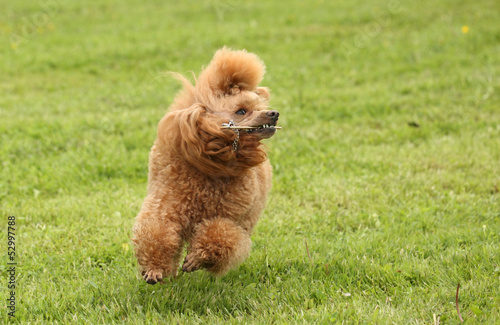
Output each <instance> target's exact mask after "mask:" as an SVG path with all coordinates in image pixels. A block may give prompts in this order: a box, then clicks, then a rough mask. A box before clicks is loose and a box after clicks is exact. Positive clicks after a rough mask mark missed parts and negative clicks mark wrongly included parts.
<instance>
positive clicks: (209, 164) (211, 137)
mask: <svg viewBox="0 0 500 325" xmlns="http://www.w3.org/2000/svg"><path fill="white" fill-rule="evenodd" d="M219 122H220V123H219ZM221 126H222V121H219V120H218V118H216V116H214V115H213V114H212V113H210V112H208V111H207V110H206V108H205V107H204V106H202V105H201V104H194V105H192V106H191V107H188V108H183V109H178V110H174V111H171V112H170V113H168V114H167V115H165V116H164V117H163V119H162V120H161V121H160V123H159V124H158V141H159V144H160V145H161V146H162V147H163V148H166V149H167V150H169V151H172V152H174V153H175V154H178V155H181V156H182V157H183V158H184V159H185V160H187V161H188V162H189V163H190V164H191V165H193V166H194V167H196V168H197V169H198V170H200V171H202V172H204V173H206V174H208V175H218V173H220V172H222V171H223V169H224V167H225V166H228V164H227V163H229V162H230V161H233V160H235V158H236V153H235V152H234V151H233V150H232V143H233V142H234V140H235V138H236V134H235V133H234V132H232V131H230V130H224V129H221ZM226 172H227V171H226Z"/></svg>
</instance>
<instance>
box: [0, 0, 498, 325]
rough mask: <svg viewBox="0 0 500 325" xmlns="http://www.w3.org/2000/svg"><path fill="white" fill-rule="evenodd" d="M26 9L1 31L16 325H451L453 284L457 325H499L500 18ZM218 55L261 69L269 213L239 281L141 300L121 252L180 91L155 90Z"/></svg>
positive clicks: (155, 291) (252, 9)
mask: <svg viewBox="0 0 500 325" xmlns="http://www.w3.org/2000/svg"><path fill="white" fill-rule="evenodd" d="M43 3H45V2H37V1H26V0H23V1H9V2H8V3H7V2H6V1H4V3H2V13H1V16H0V32H1V34H2V38H1V42H0V62H1V67H2V68H1V74H0V94H1V95H0V137H1V138H0V157H1V163H2V165H1V169H0V215H1V218H2V220H3V225H2V230H1V232H0V233H1V235H0V243H2V245H3V247H4V248H3V249H4V252H5V253H4V258H2V262H1V263H0V274H1V279H0V280H1V283H0V292H1V296H0V298H1V299H2V301H4V304H5V299H7V298H8V290H7V277H8V272H7V255H6V254H7V244H6V241H7V236H6V235H7V216H8V215H15V216H16V217H17V224H18V227H17V230H16V248H17V252H18V256H17V261H18V263H19V265H18V270H17V276H18V277H17V285H18V287H17V291H16V297H17V309H18V310H17V312H16V319H11V321H14V322H15V321H17V322H19V323H31V324H46V323H52V322H53V323H75V324H84V323H87V324H97V323H103V324H111V323H130V324H143V323H183V324H184V323H204V324H212V323H219V324H221V323H234V324H236V323H241V322H243V323H257V324H270V323H278V324H281V323H336V322H338V323H347V324H357V323H365V324H372V323H377V324H406V323H409V324H430V323H435V322H437V320H439V322H440V324H457V323H459V322H460V321H459V318H458V313H457V311H456V308H455V292H456V288H457V284H458V283H460V285H461V288H460V293H459V306H460V310H461V313H462V316H463V318H464V319H465V321H466V323H468V324H474V323H485V324H486V323H487V324H494V323H497V324H498V323H500V286H499V281H500V193H499V188H500V95H499V91H500V86H499V85H500V82H499V81H500V80H499V73H500V55H499V53H500V45H499V44H500V31H499V29H498V21H499V20H500V4H499V3H498V1H496V0H485V1H480V2H478V1H472V0H467V1H460V2H457V1H451V0H449V1H445V0H443V1H424V2H409V1H403V0H401V1H399V2H398V1H396V2H394V1H389V0H373V1H361V0H355V1H347V0H342V1H326V0H324V1H322V0H319V1H312V2H305V1H296V0H292V1H287V2H280V1H260V2H257V1H251V2H236V1H233V0H221V1H217V0H215V1H194V0H189V1H184V2H174V1H168V2H167V1H139V0H127V1H116V0H115V1H104V0H93V1H85V2H81V1H78V2H77V1H69V0H68V1H61V4H55V5H54V3H55V2H50V3H52V6H53V7H50V8H52V9H50V11H49V14H50V15H49V16H43V9H42V7H41V4H43ZM33 21H35V22H37V24H38V26H36V27H32V26H31V27H30V24H31V23H32V22H33ZM462 26H469V28H470V30H469V31H468V33H463V32H462ZM23 32H24V35H25V36H26V38H25V39H23V38H20V37H22V35H23ZM14 34H15V35H20V36H19V37H14V36H12V35H14ZM223 45H228V46H231V47H233V48H236V49H239V48H246V49H247V50H249V51H252V52H255V53H257V54H258V55H259V56H260V57H261V58H262V59H263V60H264V61H265V63H266V65H267V67H268V73H267V75H266V79H265V81H264V85H265V86H268V87H270V88H271V89H272V91H273V100H272V105H273V107H275V108H276V109H278V110H279V111H280V113H281V118H280V121H281V125H282V126H283V130H281V131H280V132H279V133H278V134H276V136H275V137H273V139H271V140H270V141H267V143H268V146H269V152H270V153H269V156H270V158H271V162H272V164H273V166H274V187H273V190H272V193H271V195H270V198H269V204H268V207H267V209H266V210H265V212H264V214H263V216H262V218H261V221H260V223H259V224H258V226H257V228H256V231H255V233H254V235H253V238H252V239H253V243H254V244H253V251H252V254H251V256H250V257H249V258H248V260H247V261H245V263H244V264H243V265H242V266H241V267H240V268H239V269H237V270H235V271H232V272H230V273H229V274H228V275H227V276H226V277H224V278H221V279H216V278H213V277H211V276H209V275H208V274H206V273H203V272H196V273H193V274H188V275H186V274H182V275H181V276H179V277H178V278H176V279H175V280H173V281H172V282H167V283H166V284H164V285H156V286H149V285H147V284H146V283H144V282H143V281H142V280H140V279H139V276H138V274H137V268H136V261H135V258H134V256H133V252H132V248H131V246H130V243H129V238H130V236H131V227H132V224H133V219H134V217H135V215H136V214H137V212H138V211H139V208H140V205H141V203H142V199H143V197H144V196H145V194H146V180H147V159H148V152H149V149H150V147H151V145H152V143H153V140H154V138H155V134H156V124H157V122H158V121H159V119H160V118H161V117H162V116H163V114H164V113H165V111H166V109H167V107H168V106H169V103H170V102H171V101H172V99H173V97H174V95H175V93H176V92H177V91H178V90H179V85H178V84H176V83H175V82H174V81H172V80H170V79H168V78H163V77H161V72H163V71H167V70H171V71H179V72H182V73H185V74H188V71H189V70H193V71H195V72H199V70H200V68H201V66H202V65H205V64H207V63H208V62H209V60H210V59H211V57H212V55H213V53H214V51H215V50H216V49H218V48H220V47H222V46H223ZM410 124H411V125H414V126H415V125H418V127H414V126H411V125H410ZM306 242H307V247H308V250H309V254H310V258H309V256H308V252H307V250H306ZM0 317H1V319H0V320H1V321H2V322H4V321H6V320H7V309H5V308H1V314H0Z"/></svg>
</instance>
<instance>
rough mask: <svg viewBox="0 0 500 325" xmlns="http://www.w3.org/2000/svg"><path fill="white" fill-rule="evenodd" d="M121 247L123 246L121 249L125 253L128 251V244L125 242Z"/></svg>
mask: <svg viewBox="0 0 500 325" xmlns="http://www.w3.org/2000/svg"><path fill="white" fill-rule="evenodd" d="M122 248H123V250H124V251H125V253H127V252H128V249H129V247H128V244H127V243H125V244H122Z"/></svg>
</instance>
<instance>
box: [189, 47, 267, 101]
mask: <svg viewBox="0 0 500 325" xmlns="http://www.w3.org/2000/svg"><path fill="white" fill-rule="evenodd" d="M265 71H266V67H265V65H264V63H263V62H262V61H261V60H260V59H259V58H258V57H257V56H256V55H255V54H253V53H248V52H247V51H245V50H240V51H232V50H230V49H228V48H226V47H224V48H222V49H220V50H218V51H217V52H216V53H215V55H214V57H213V59H212V61H211V62H210V64H209V65H208V66H207V67H206V69H204V70H203V71H202V73H201V74H200V76H199V78H198V83H197V87H199V89H200V90H202V91H203V90H210V91H211V92H212V93H215V94H216V95H235V94H237V93H239V92H240V91H241V90H250V91H255V90H256V89H257V85H258V84H259V83H260V82H261V81H262V78H263V77H264V73H265Z"/></svg>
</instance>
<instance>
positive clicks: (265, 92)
mask: <svg viewBox="0 0 500 325" xmlns="http://www.w3.org/2000/svg"><path fill="white" fill-rule="evenodd" d="M255 93H256V94H257V95H259V97H260V98H261V99H262V100H264V101H268V100H269V99H270V98H271V93H270V91H269V88H267V87H257V89H256V90H255Z"/></svg>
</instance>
